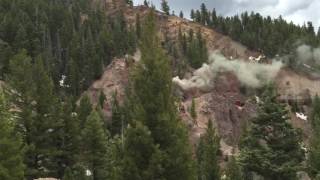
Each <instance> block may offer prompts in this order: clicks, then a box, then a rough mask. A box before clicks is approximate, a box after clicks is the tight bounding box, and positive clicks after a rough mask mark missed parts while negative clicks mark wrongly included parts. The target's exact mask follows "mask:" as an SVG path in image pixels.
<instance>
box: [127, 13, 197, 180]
mask: <svg viewBox="0 0 320 180" xmlns="http://www.w3.org/2000/svg"><path fill="white" fill-rule="evenodd" d="M153 13H154V12H153V11H152V12H151V13H150V14H149V15H148V16H147V18H146V21H145V24H144V28H143V34H144V36H143V37H142V44H141V56H142V57H141V61H140V64H139V65H138V67H137V69H136V70H135V72H134V74H133V87H132V90H133V93H132V95H131V96H133V97H132V98H131V99H133V102H132V103H134V108H135V109H133V112H132V114H133V115H132V119H135V120H139V121H142V122H143V124H145V125H146V126H147V127H148V128H149V130H150V131H151V135H152V138H153V139H154V143H155V144H159V145H160V151H161V152H162V153H164V157H165V159H164V162H166V163H164V164H163V168H164V171H163V172H164V178H165V179H177V180H179V179H184V180H187V179H193V178H194V171H193V161H192V159H191V151H190V146H189V144H188V136H187V131H186V129H185V127H184V126H183V125H182V124H180V122H179V120H178V117H177V112H176V107H175V105H174V102H173V96H172V92H171V91H172V89H171V77H172V76H171V72H170V66H169V60H168V59H167V57H166V56H165V54H164V52H163V51H162V49H161V48H160V43H159V39H158V37H157V36H156V23H155V19H154V18H155V17H154V14H153Z"/></svg>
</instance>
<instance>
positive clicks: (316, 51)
mask: <svg viewBox="0 0 320 180" xmlns="http://www.w3.org/2000/svg"><path fill="white" fill-rule="evenodd" d="M296 53H297V58H298V60H299V61H300V62H303V63H312V64H313V63H315V64H318V65H320V48H313V47H311V46H308V45H301V46H299V47H298V48H297V50H296Z"/></svg>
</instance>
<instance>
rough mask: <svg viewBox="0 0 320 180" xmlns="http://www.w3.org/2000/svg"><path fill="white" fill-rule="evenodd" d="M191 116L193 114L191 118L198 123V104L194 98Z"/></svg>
mask: <svg viewBox="0 0 320 180" xmlns="http://www.w3.org/2000/svg"><path fill="white" fill-rule="evenodd" d="M190 114H191V117H192V118H193V120H195V121H196V120H197V112H196V103H195V101H194V98H192V102H191V108H190Z"/></svg>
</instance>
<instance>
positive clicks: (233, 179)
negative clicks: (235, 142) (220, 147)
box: [226, 156, 244, 180]
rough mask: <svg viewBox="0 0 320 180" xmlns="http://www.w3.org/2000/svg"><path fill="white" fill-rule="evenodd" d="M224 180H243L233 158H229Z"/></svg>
mask: <svg viewBox="0 0 320 180" xmlns="http://www.w3.org/2000/svg"><path fill="white" fill-rule="evenodd" d="M226 176H227V178H226V180H244V178H243V175H242V172H241V169H240V166H239V164H238V162H237V160H236V158H235V157H234V156H231V158H230V160H229V162H228V164H227V171H226Z"/></svg>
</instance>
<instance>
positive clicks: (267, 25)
mask: <svg viewBox="0 0 320 180" xmlns="http://www.w3.org/2000/svg"><path fill="white" fill-rule="evenodd" d="M190 18H191V19H192V20H193V21H195V22H198V23H201V24H203V25H207V26H210V27H212V28H214V29H216V30H217V31H219V32H221V33H223V34H226V35H228V36H230V37H231V38H233V39H234V40H236V41H239V42H241V43H243V44H244V45H246V46H247V47H249V48H252V49H256V50H259V51H261V52H263V53H265V54H266V55H267V56H269V57H274V56H275V55H277V54H278V55H284V54H289V53H290V52H291V51H292V49H293V48H295V47H296V46H297V44H302V43H305V44H308V45H311V46H313V47H318V46H319V44H320V36H319V33H317V34H316V33H315V29H314V26H313V24H312V22H307V24H304V25H302V26H300V25H296V24H294V23H293V22H290V23H288V22H287V21H285V20H284V19H283V18H282V17H281V16H279V17H278V18H276V19H273V18H271V17H270V16H267V17H263V16H262V15H260V14H259V13H255V12H251V13H250V12H244V13H241V14H240V15H235V16H231V17H223V16H221V15H219V12H217V11H216V10H215V9H213V10H212V11H211V10H208V9H207V7H206V5H205V4H202V5H201V7H200V9H199V10H191V13H190Z"/></svg>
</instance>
